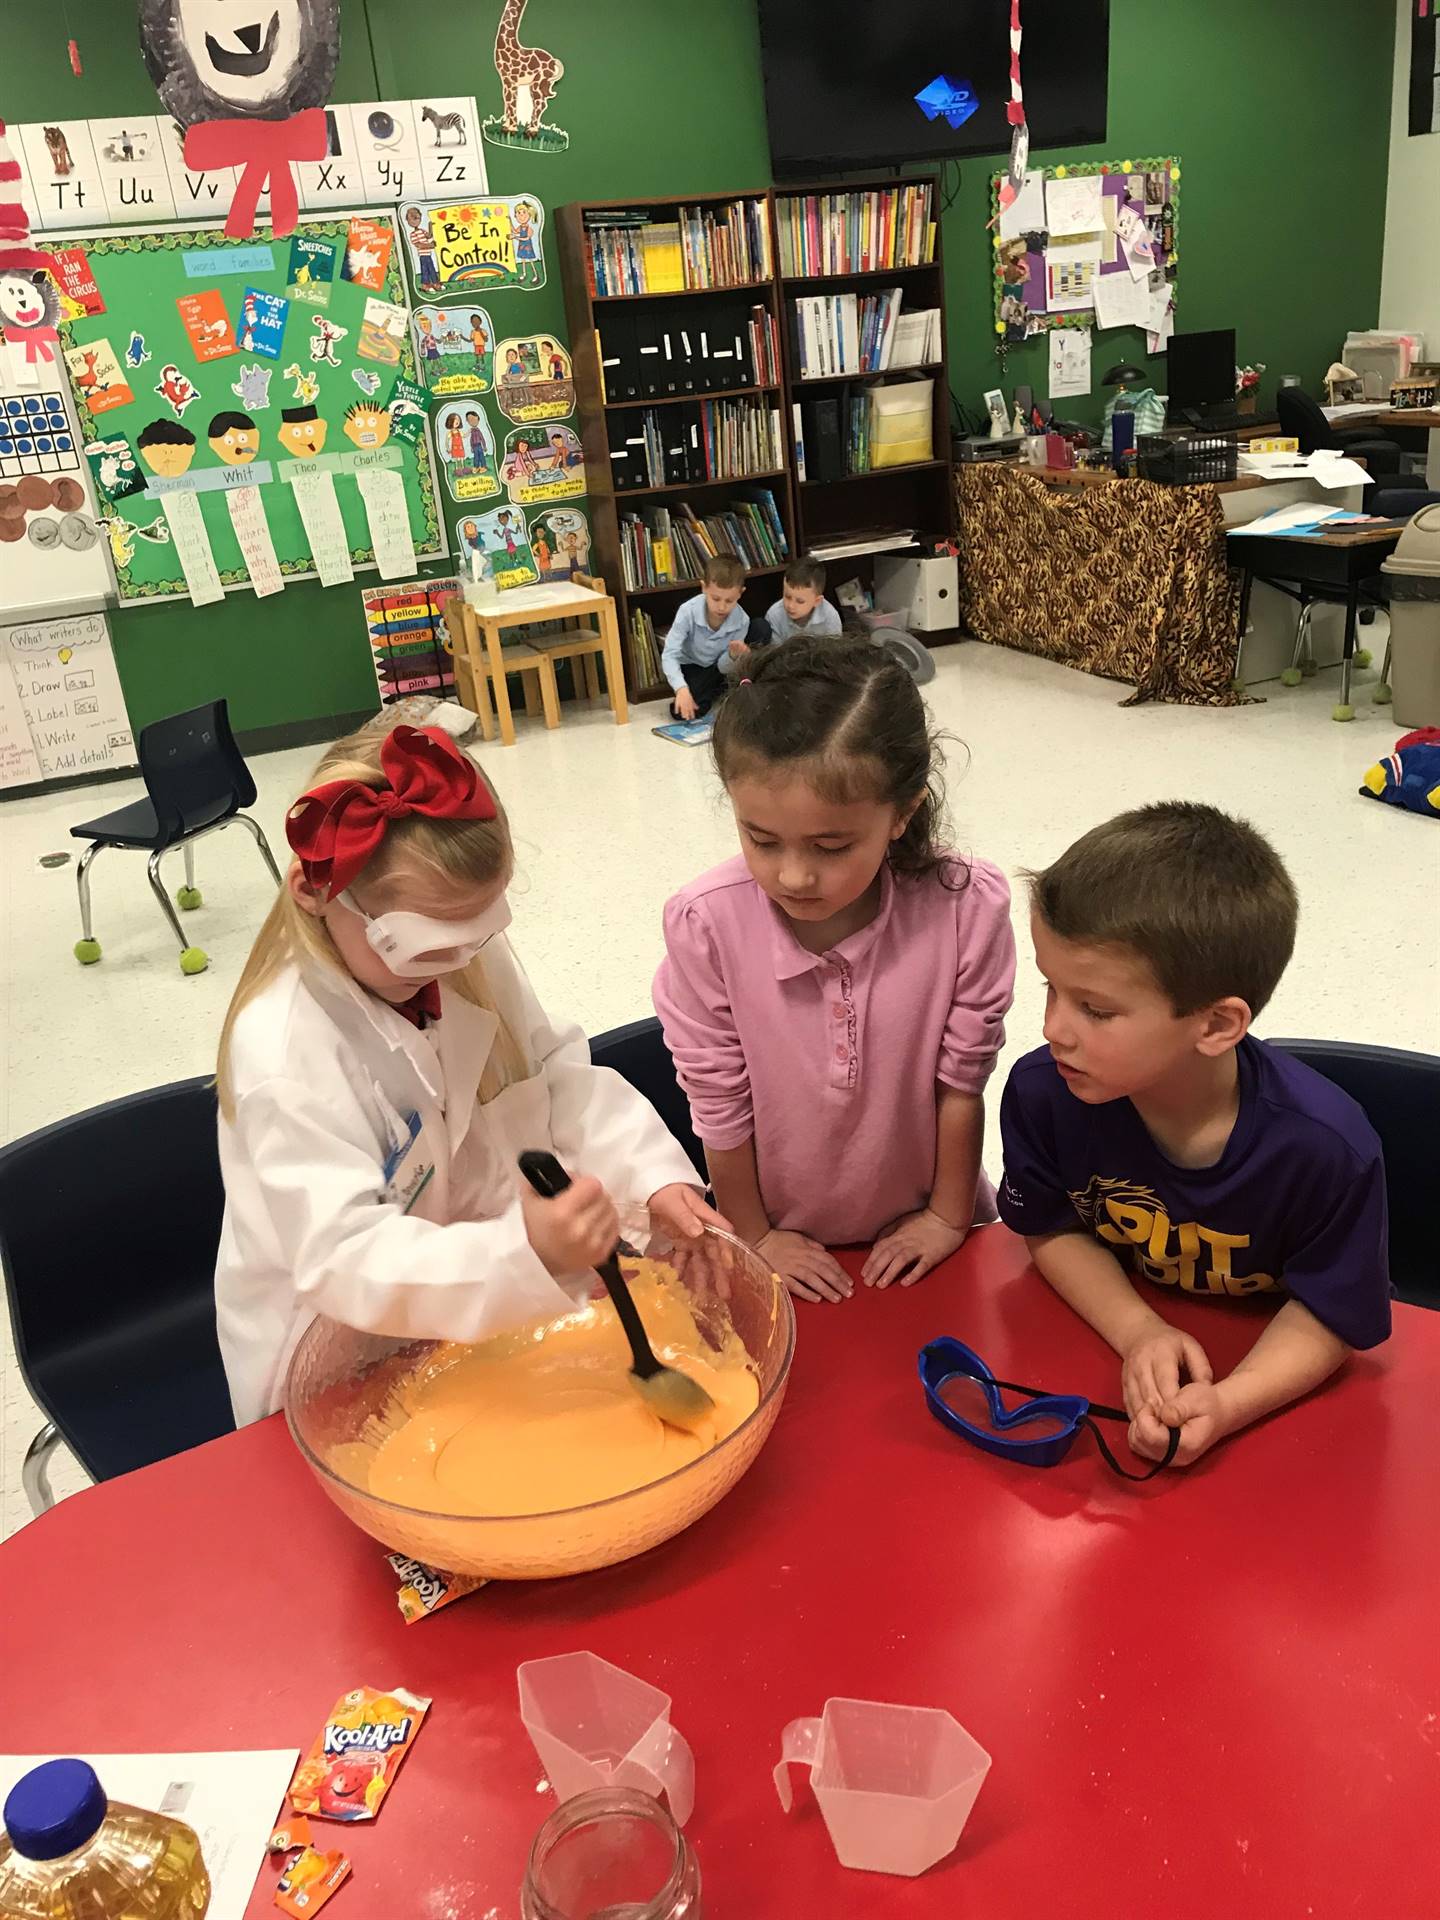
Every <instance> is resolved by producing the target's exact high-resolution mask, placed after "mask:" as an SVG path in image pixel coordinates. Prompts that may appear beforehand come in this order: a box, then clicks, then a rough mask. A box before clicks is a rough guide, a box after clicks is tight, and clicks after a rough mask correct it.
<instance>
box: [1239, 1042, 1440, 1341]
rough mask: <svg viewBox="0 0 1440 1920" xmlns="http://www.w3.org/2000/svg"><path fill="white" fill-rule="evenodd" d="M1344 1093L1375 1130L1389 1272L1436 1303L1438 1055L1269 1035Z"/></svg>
mask: <svg viewBox="0 0 1440 1920" xmlns="http://www.w3.org/2000/svg"><path fill="white" fill-rule="evenodd" d="M1267 1044H1268V1045H1270V1046H1272V1047H1281V1048H1283V1049H1284V1051H1285V1052H1286V1053H1289V1054H1293V1055H1294V1057H1295V1058H1296V1059H1297V1060H1303V1061H1304V1063H1305V1065H1306V1066H1307V1067H1313V1068H1314V1070H1315V1072H1316V1073H1323V1074H1324V1076H1325V1078H1326V1079H1327V1080H1333V1081H1334V1083H1335V1085H1336V1086H1337V1087H1339V1088H1341V1089H1342V1091H1343V1092H1345V1093H1348V1094H1349V1096H1350V1098H1351V1099H1352V1100H1353V1101H1354V1102H1355V1104H1356V1105H1357V1106H1359V1107H1363V1108H1364V1110H1365V1118H1366V1119H1367V1120H1368V1121H1369V1122H1370V1124H1371V1126H1372V1127H1373V1128H1374V1129H1375V1131H1376V1133H1378V1134H1379V1136H1380V1149H1381V1152H1382V1153H1383V1154H1384V1156H1385V1193H1386V1199H1387V1201H1388V1204H1389V1212H1390V1278H1391V1280H1392V1282H1393V1283H1394V1287H1395V1292H1396V1294H1397V1296H1398V1297H1399V1298H1400V1299H1401V1300H1405V1301H1408V1302H1409V1303H1410V1305H1411V1306H1413V1307H1440V1260H1437V1258H1436V1252H1435V1226H1434V1214H1433V1212H1432V1209H1431V1205H1430V1199H1431V1195H1430V1186H1431V1183H1432V1181H1433V1180H1434V1178H1435V1139H1436V1134H1437V1131H1440V1058H1437V1057H1436V1055H1434V1054H1433V1053H1407V1052H1405V1051H1404V1050H1403V1049H1401V1048H1399V1047H1371V1046H1361V1045H1357V1044H1355V1043H1354V1042H1351V1041H1348V1040H1271V1041H1269V1042H1268V1043H1267Z"/></svg>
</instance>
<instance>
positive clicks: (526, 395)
mask: <svg viewBox="0 0 1440 1920" xmlns="http://www.w3.org/2000/svg"><path fill="white" fill-rule="evenodd" d="M495 366H496V372H497V378H496V382H495V404H496V406H497V407H499V409H500V411H501V413H503V414H504V416H505V418H506V419H507V420H514V421H515V422H516V423H517V424H518V425H522V426H524V425H529V424H531V423H532V422H534V421H537V420H563V419H565V417H566V416H567V415H568V414H571V413H573V412H574V411H575V375H574V369H573V368H572V367H571V364H570V355H569V354H568V353H567V352H566V351H565V348H564V347H563V346H562V345H561V344H560V342H559V341H558V340H557V339H556V338H555V337H554V335H553V334H548V333H539V334H534V335H532V336H531V337H530V338H528V339H509V340H502V341H501V342H500V345H499V346H498V347H497V348H496V350H495Z"/></svg>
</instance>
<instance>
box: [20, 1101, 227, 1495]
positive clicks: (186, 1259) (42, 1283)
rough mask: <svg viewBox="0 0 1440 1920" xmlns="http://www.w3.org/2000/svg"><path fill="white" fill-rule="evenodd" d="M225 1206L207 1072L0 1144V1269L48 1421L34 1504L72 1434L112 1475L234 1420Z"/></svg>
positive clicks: (95, 1472)
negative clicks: (222, 1313)
mask: <svg viewBox="0 0 1440 1920" xmlns="http://www.w3.org/2000/svg"><path fill="white" fill-rule="evenodd" d="M224 1206H225V1194H224V1189H223V1187H222V1185H221V1181H220V1156H219V1151H218V1148H217V1146H216V1136H215V1089H214V1083H213V1081H212V1080H210V1079H209V1078H208V1077H207V1078H205V1079H200V1080H180V1081H177V1082H175V1083H174V1084H173V1085H172V1086H168V1087H155V1088H153V1089H151V1090H150V1091H149V1092H147V1093H135V1094H130V1095H129V1096H127V1097H126V1098H125V1099H123V1100H112V1101H109V1102H108V1103H107V1104H106V1105H105V1106H103V1107H93V1108H92V1109H91V1110H90V1111H89V1112H88V1113H79V1114H76V1115H75V1116H74V1117H73V1118H72V1119H69V1120H61V1121H58V1122H57V1123H56V1124H55V1125H54V1126H51V1127H45V1128H42V1130H41V1131H40V1132H39V1133H32V1134H30V1135H29V1136H28V1137H27V1138H25V1139H23V1140H17V1141H15V1142H14V1143H13V1145H11V1146H8V1147H4V1148H0V1270H3V1273H4V1277H5V1293H6V1297H7V1299H8V1301H9V1304H10V1324H11V1327H12V1329H13V1330H14V1336H15V1351H16V1354H17V1356H18V1358H19V1362H20V1372H21V1375H22V1377H23V1379H24V1381H25V1385H26V1386H27V1388H28V1389H29V1391H30V1393H31V1395H32V1397H33V1398H34V1400H35V1401H36V1402H37V1404H38V1405H39V1406H40V1408H41V1409H42V1411H43V1412H44V1414H45V1417H46V1420H47V1422H49V1424H48V1425H47V1426H46V1427H45V1428H44V1429H42V1431H41V1432H40V1433H39V1434H38V1435H37V1436H36V1438H35V1440H34V1441H33V1443H32V1444H31V1447H30V1451H29V1453H28V1455H27V1456H26V1460H25V1465H24V1476H23V1477H24V1483H25V1491H26V1494H27V1496H28V1497H29V1500H30V1504H31V1507H32V1509H33V1510H34V1511H35V1512H36V1513H41V1512H43V1511H44V1510H45V1508H46V1507H48V1506H50V1505H51V1504H52V1500H51V1495H50V1488H49V1478H48V1467H49V1460H50V1455H51V1453H52V1452H53V1451H54V1448H55V1447H56V1445H57V1444H58V1443H59V1442H60V1441H61V1440H63V1441H64V1442H65V1444H66V1445H67V1446H68V1447H69V1448H70V1449H71V1451H72V1452H73V1453H74V1454H75V1456H76V1458H77V1459H78V1460H79V1462H80V1464H81V1466H82V1467H84V1469H85V1471H86V1472H87V1473H88V1474H90V1475H91V1477H92V1478H94V1479H96V1480H109V1479H113V1478H114V1476H115V1475H116V1474H120V1473H128V1472H129V1471H130V1470H131V1469H132V1468H134V1467H143V1466H148V1465H149V1464H150V1463H151V1462H152V1461H155V1460H163V1459H165V1458H167V1457H168V1456H169V1455H170V1454H172V1453H180V1452H183V1451H184V1449H185V1448H187V1447H195V1446H199V1444H200V1443H201V1441H203V1440H213V1439H214V1438H215V1437H216V1436H217V1435H218V1434H222V1433H228V1432H230V1431H231V1429H232V1428H233V1426H234V1424H235V1423H234V1420H233V1418H232V1416H231V1412H230V1391H229V1388H228V1387H227V1386H226V1383H225V1370H224V1367H223V1366H222V1364H221V1360H220V1348H219V1344H218V1342H217V1339H216V1334H215V1254H216V1249H217V1248H218V1246H219V1243H220V1221H221V1217H222V1214H223V1212H224Z"/></svg>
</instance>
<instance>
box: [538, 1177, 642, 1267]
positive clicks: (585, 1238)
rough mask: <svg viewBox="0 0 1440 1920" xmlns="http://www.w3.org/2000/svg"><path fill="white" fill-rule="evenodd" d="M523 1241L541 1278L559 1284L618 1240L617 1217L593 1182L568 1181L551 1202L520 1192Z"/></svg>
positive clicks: (591, 1264) (612, 1204)
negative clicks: (532, 1251) (548, 1277)
mask: <svg viewBox="0 0 1440 1920" xmlns="http://www.w3.org/2000/svg"><path fill="white" fill-rule="evenodd" d="M520 1210H521V1212H522V1213H523V1214H524V1216H525V1237H526V1239H527V1240H528V1241H529V1242H530V1244H531V1246H532V1247H533V1248H534V1249H535V1252H536V1254H537V1255H538V1256H539V1258H540V1260H541V1262H542V1264H543V1265H544V1267H545V1270H546V1272H547V1273H550V1274H553V1275H554V1276H555V1278H556V1279H557V1280H558V1279H561V1278H562V1277H563V1276H564V1275H566V1274H570V1273H584V1271H585V1269H586V1268H587V1267H594V1266H598V1265H599V1263H600V1262H601V1261H602V1260H603V1259H604V1258H605V1257H606V1255H607V1254H609V1253H611V1252H613V1250H614V1247H615V1242H616V1241H617V1240H618V1239H619V1238H620V1215H619V1214H618V1213H617V1212H616V1210H615V1202H614V1201H613V1200H612V1199H611V1198H610V1196H609V1194H608V1193H607V1192H606V1191H605V1189H604V1187H602V1186H601V1184H600V1182H599V1181H598V1180H593V1179H590V1178H588V1177H586V1178H584V1179H580V1180H576V1181H573V1182H572V1183H571V1184H570V1185H569V1186H568V1187H567V1188H566V1189H565V1191H564V1192H563V1193H561V1194H557V1195H556V1197H555V1198H554V1199H553V1200H542V1199H541V1198H540V1195H539V1194H538V1193H533V1192H532V1191H531V1190H530V1188H529V1187H525V1188H523V1189H522V1190H521V1194H520Z"/></svg>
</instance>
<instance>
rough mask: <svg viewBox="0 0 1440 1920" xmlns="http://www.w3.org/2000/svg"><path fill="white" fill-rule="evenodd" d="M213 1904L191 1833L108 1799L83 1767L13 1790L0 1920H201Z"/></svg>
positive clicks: (1, 1841) (2, 1843) (51, 1769)
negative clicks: (199, 1918)
mask: <svg viewBox="0 0 1440 1920" xmlns="http://www.w3.org/2000/svg"><path fill="white" fill-rule="evenodd" d="M209 1905H210V1876H209V1875H208V1874H207V1873H206V1871H205V1862H204V1861H203V1860H202V1859H201V1857H200V1842H199V1840H198V1839H197V1837H196V1835H195V1834H194V1832H193V1831H192V1830H191V1828H189V1827H187V1826H185V1825H184V1824H183V1823H182V1822H181V1821H179V1820H172V1819H171V1818H170V1817H169V1815H168V1814H163V1813H146V1812H144V1811H143V1810H142V1809H141V1808H139V1807H126V1806H121V1805H120V1804H118V1802H114V1801H107V1800H106V1798H105V1789H104V1788H103V1787H102V1786H101V1784H100V1782H99V1779H98V1778H97V1777H96V1774H95V1769H94V1768H93V1767H90V1766H87V1765H86V1763H85V1762H84V1761H83V1760H47V1761H46V1762H45V1764H44V1765H43V1766H39V1767H34V1768H32V1769H31V1771H30V1772H29V1773H27V1774H26V1775H25V1777H24V1778H23V1779H22V1780H19V1781H17V1782H16V1784H15V1786H14V1787H13V1788H12V1789H11V1792H10V1797H9V1798H8V1799H7V1800H6V1802H5V1831H4V1833H3V1834H0V1920H198V1916H199V1915H201V1914H203V1913H205V1912H206V1911H207V1909H208V1908H209Z"/></svg>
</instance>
